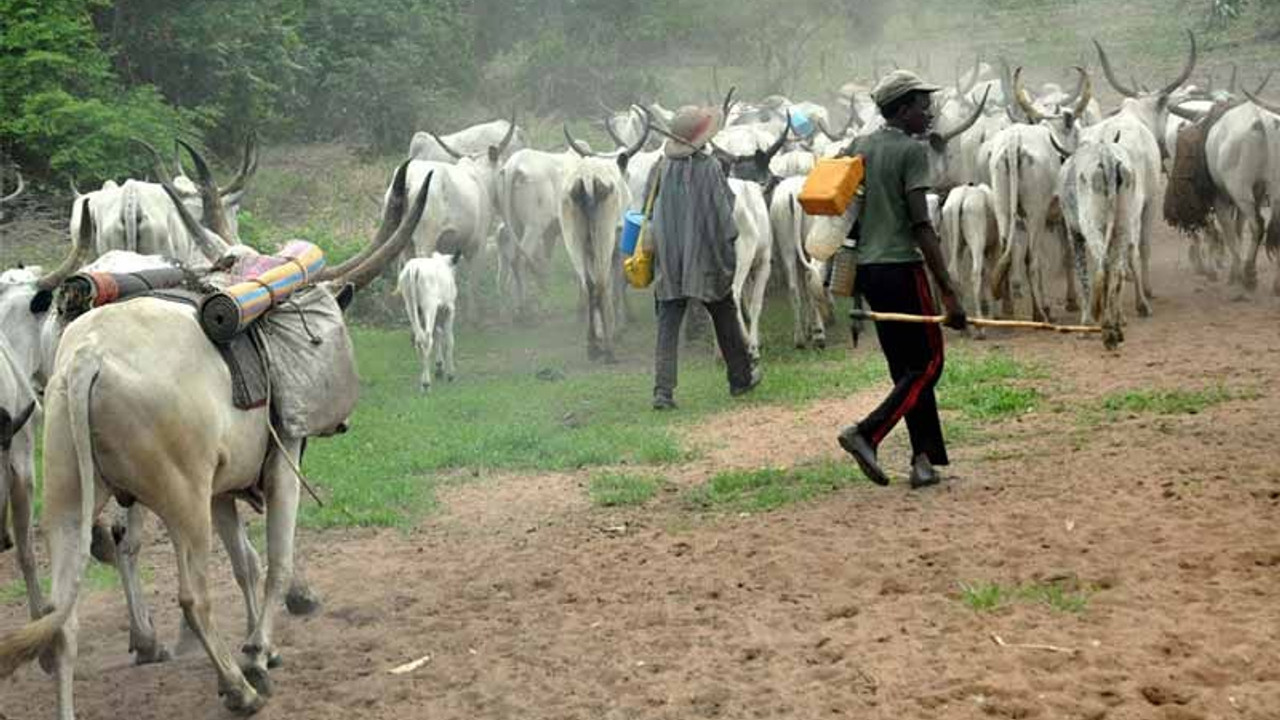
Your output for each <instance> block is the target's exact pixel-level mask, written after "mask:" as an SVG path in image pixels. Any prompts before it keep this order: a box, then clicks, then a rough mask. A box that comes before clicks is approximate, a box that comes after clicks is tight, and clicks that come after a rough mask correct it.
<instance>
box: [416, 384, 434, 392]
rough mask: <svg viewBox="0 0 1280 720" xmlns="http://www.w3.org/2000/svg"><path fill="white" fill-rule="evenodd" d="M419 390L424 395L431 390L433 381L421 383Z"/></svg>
mask: <svg viewBox="0 0 1280 720" xmlns="http://www.w3.org/2000/svg"><path fill="white" fill-rule="evenodd" d="M418 392H421V393H422V394H423V395H426V394H427V393H429V392H431V383H419V385H418Z"/></svg>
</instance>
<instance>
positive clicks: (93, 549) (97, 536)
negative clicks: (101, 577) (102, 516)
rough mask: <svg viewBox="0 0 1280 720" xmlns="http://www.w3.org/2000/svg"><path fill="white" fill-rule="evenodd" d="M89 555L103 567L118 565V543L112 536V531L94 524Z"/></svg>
mask: <svg viewBox="0 0 1280 720" xmlns="http://www.w3.org/2000/svg"><path fill="white" fill-rule="evenodd" d="M89 554H90V555H92V556H93V559H94V560H97V561H98V562H100V563H102V564H103V565H115V564H116V541H115V538H113V537H112V536H111V530H110V529H108V528H106V527H104V526H102V525H98V524H97V523H95V524H94V526H93V530H92V531H91V537H90V540H89Z"/></svg>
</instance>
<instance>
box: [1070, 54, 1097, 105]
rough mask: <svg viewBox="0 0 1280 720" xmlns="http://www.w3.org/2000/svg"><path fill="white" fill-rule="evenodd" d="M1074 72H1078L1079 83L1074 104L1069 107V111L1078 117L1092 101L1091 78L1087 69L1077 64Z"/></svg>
mask: <svg viewBox="0 0 1280 720" xmlns="http://www.w3.org/2000/svg"><path fill="white" fill-rule="evenodd" d="M1076 72H1078V73H1080V85H1079V87H1077V88H1076V97H1075V106H1074V107H1072V108H1071V112H1072V114H1073V115H1075V116H1076V117H1080V116H1082V115H1084V112H1085V111H1086V110H1088V109H1089V103H1090V102H1092V101H1093V79H1092V78H1090V77H1089V71H1088V70H1085V69H1084V68H1082V67H1080V66H1079V65H1077V66H1076Z"/></svg>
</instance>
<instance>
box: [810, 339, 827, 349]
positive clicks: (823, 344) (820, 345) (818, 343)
mask: <svg viewBox="0 0 1280 720" xmlns="http://www.w3.org/2000/svg"><path fill="white" fill-rule="evenodd" d="M813 347H814V349H815V350H826V349H827V339H826V338H824V337H819V338H814V339H813Z"/></svg>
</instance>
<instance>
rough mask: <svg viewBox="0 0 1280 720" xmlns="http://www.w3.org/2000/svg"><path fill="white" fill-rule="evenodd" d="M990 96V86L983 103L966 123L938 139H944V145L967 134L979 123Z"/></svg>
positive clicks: (941, 134)
mask: <svg viewBox="0 0 1280 720" xmlns="http://www.w3.org/2000/svg"><path fill="white" fill-rule="evenodd" d="M990 94H991V86H990V85H988V86H987V89H986V91H984V92H983V93H982V101H981V102H979V103H978V107H976V108H974V109H973V114H972V115H970V116H969V117H968V118H967V119H966V120H965V121H964V122H962V123H960V126H959V127H957V128H955V129H952V130H948V131H947V132H945V133H939V135H938V137H940V138H941V139H942V142H943V143H949V142H951V141H952V140H954V139H955V138H956V137H958V136H959V135H960V133H963V132H965V131H966V130H968V129H969V128H971V127H973V124H974V123H976V122H978V118H980V117H982V111H983V110H984V109H985V108H986V107H987V96H988V95H990Z"/></svg>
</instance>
